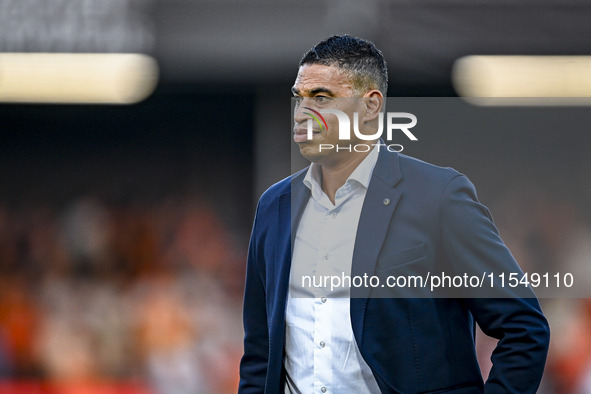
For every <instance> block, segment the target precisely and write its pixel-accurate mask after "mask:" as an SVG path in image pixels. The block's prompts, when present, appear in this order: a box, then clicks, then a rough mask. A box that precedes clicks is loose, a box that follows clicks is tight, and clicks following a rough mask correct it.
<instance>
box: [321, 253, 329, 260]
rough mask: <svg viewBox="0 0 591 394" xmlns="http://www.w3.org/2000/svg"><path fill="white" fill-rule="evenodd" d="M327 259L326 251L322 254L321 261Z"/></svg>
mask: <svg viewBox="0 0 591 394" xmlns="http://www.w3.org/2000/svg"><path fill="white" fill-rule="evenodd" d="M326 260H328V253H325V254H323V255H322V261H326Z"/></svg>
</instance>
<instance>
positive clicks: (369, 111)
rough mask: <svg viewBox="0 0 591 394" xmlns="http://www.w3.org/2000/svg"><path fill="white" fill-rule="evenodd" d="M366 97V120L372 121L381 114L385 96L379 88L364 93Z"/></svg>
mask: <svg viewBox="0 0 591 394" xmlns="http://www.w3.org/2000/svg"><path fill="white" fill-rule="evenodd" d="M363 97H364V98H365V100H364V102H365V114H364V122H371V121H372V120H374V119H377V117H378V116H379V115H380V110H381V109H382V104H383V103H384V96H383V95H382V92H380V91H379V90H377V89H374V90H370V91H369V92H367V93H365V94H364V95H363Z"/></svg>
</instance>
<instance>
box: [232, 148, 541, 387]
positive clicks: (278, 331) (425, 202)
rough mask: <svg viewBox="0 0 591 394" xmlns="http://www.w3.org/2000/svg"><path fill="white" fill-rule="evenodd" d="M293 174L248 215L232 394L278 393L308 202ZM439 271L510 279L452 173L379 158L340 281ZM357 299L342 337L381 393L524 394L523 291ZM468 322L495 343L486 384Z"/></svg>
mask: <svg viewBox="0 0 591 394" xmlns="http://www.w3.org/2000/svg"><path fill="white" fill-rule="evenodd" d="M304 175H305V171H300V172H299V173H297V174H295V175H293V176H291V177H289V178H286V179H284V180H283V181H281V182H278V183H277V184H275V185H273V186H271V187H270V188H269V189H268V190H267V191H266V192H265V193H264V194H263V195H262V197H261V198H260V201H259V204H258V207H257V211H256V217H255V221H254V226H253V230H252V236H251V241H250V248H249V254H248V263H247V273H246V288H245V293H244V329H245V339H244V356H243V358H242V361H241V365H240V376H241V380H240V389H239V392H240V393H243V394H246V393H263V392H265V393H280V392H283V390H284V368H283V354H284V353H283V352H284V333H285V307H286V300H287V291H288V282H289V273H290V264H291V253H292V248H291V244H292V236H293V234H295V230H296V229H297V225H298V221H299V218H300V217H301V214H302V212H303V210H304V208H305V206H306V203H307V201H308V198H309V196H310V194H309V193H310V192H309V189H308V188H307V187H306V186H305V185H304V184H303V183H302V180H303V178H304ZM385 199H389V200H390V204H387V205H386V204H384V200H385ZM292 219H293V220H292ZM441 266H445V267H453V268H454V269H455V270H456V271H455V272H456V273H462V272H470V271H473V270H474V267H479V268H478V269H480V270H488V272H492V271H493V270H496V271H499V270H502V271H505V272H520V270H519V267H518V265H517V263H516V262H515V260H514V258H513V257H512V255H511V253H510V252H509V250H508V249H507V247H506V246H505V245H504V243H503V241H502V240H501V239H500V237H499V234H498V232H497V229H496V228H495V226H494V224H493V222H492V218H491V216H490V214H489V212H488V210H487V209H486V207H484V206H483V205H482V204H480V202H478V200H477V197H476V192H475V189H474V186H473V185H472V184H471V183H470V181H469V180H468V179H467V178H466V177H465V176H464V175H462V174H460V173H458V172H457V171H455V170H453V169H450V168H440V167H436V166H433V165H431V164H428V163H425V162H422V161H420V160H417V159H414V158H411V157H408V156H405V155H402V154H397V153H392V152H388V151H387V150H382V151H381V152H380V154H379V158H378V162H377V164H376V167H375V169H374V172H373V175H372V179H371V182H370V184H369V187H368V190H367V194H366V197H365V201H364V204H363V208H362V212H361V217H360V220H359V225H358V229H357V236H356V241H355V248H354V253H353V261H352V270H351V275H352V276H353V275H363V274H364V273H367V274H368V275H371V274H372V273H394V274H395V273H396V272H398V270H399V269H400V268H401V267H406V268H408V267H415V268H419V267H421V268H422V270H430V269H434V270H435V268H436V267H441ZM419 271H421V270H419ZM358 291H360V292H361V293H357V294H356V295H355V297H357V298H352V299H351V309H350V314H351V324H352V328H353V333H354V336H355V340H356V342H357V345H358V347H359V350H360V352H361V354H362V356H363V358H364V359H365V361H366V362H367V364H368V365H369V367H370V368H371V370H372V372H373V374H374V376H375V378H376V380H377V383H378V385H379V387H380V389H381V391H382V392H383V393H440V392H453V393H481V392H486V393H520V394H522V393H533V392H535V391H536V389H537V387H538V385H539V382H540V380H541V377H542V372H543V369H544V364H545V360H546V354H547V350H548V343H549V329H548V324H547V321H546V319H545V318H544V315H543V314H542V312H541V309H540V306H539V304H538V301H537V299H536V298H535V296H534V295H533V293H531V298H527V297H525V298H524V297H519V298H517V297H511V296H510V295H508V296H507V297H505V298H503V297H500V298H405V297H399V298H372V294H371V291H372V290H371V289H370V288H360V289H358ZM475 322H477V323H478V325H479V326H480V327H481V328H482V330H483V331H484V332H485V333H486V334H487V335H489V336H492V337H494V338H497V339H498V340H499V342H498V345H497V347H496V349H495V351H494V353H493V355H492V361H493V367H492V370H491V372H490V375H489V378H488V380H487V381H486V383H484V382H483V379H482V377H481V374H480V370H479V366H478V363H477V360H476V354H475V349H474V329H475Z"/></svg>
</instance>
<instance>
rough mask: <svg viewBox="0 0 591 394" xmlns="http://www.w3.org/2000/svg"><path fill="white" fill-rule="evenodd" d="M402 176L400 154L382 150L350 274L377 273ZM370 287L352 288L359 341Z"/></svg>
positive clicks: (374, 173) (356, 335) (369, 188)
mask: <svg viewBox="0 0 591 394" xmlns="http://www.w3.org/2000/svg"><path fill="white" fill-rule="evenodd" d="M401 179H402V174H401V172H400V167H399V164H398V154H396V153H392V152H388V151H386V150H381V151H380V155H379V157H378V161H377V163H376V166H375V168H374V171H373V174H372V178H371V181H370V184H369V187H368V189H367V193H366V195H365V200H364V202H363V207H362V209H361V216H360V218H359V225H358V226H357V235H356V238H355V248H354V251H353V262H352V266H351V277H352V278H353V277H354V276H360V277H363V275H364V274H367V275H368V276H371V275H373V274H374V272H375V268H376V263H377V257H378V255H379V252H380V250H381V248H382V245H383V243H384V239H385V237H386V233H387V231H388V227H389V225H390V221H391V220H392V215H393V214H394V211H395V209H396V206H397V204H398V201H399V200H400V197H401V196H402V192H401V191H400V190H399V189H396V188H395V186H396V185H397V184H398V183H399V182H400V180H401ZM369 293H370V288H369V287H364V286H363V287H352V288H351V324H352V326H353V332H354V333H355V337H356V338H357V342H358V343H361V339H362V337H363V335H362V334H363V332H362V328H363V320H364V314H365V307H366V305H367V297H368V296H369Z"/></svg>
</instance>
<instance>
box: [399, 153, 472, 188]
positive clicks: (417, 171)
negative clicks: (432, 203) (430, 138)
mask: <svg viewBox="0 0 591 394" xmlns="http://www.w3.org/2000/svg"><path fill="white" fill-rule="evenodd" d="M398 155H399V165H400V172H401V173H402V176H403V177H404V178H405V179H412V180H413V181H419V182H420V183H425V184H431V185H445V184H447V183H448V182H449V181H451V180H452V179H454V178H456V177H458V176H464V174H462V173H460V172H459V171H457V170H455V169H454V168H451V167H440V166H437V165H435V164H431V163H428V162H426V161H423V160H420V159H417V158H415V157H411V156H407V155H404V154H400V153H399V154H398Z"/></svg>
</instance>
